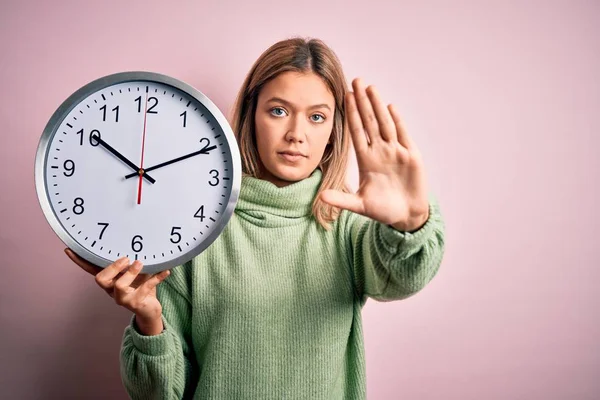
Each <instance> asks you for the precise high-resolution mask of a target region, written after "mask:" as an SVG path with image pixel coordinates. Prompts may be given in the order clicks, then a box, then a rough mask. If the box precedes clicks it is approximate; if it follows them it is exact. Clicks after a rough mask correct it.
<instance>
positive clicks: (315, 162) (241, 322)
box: [66, 38, 444, 400]
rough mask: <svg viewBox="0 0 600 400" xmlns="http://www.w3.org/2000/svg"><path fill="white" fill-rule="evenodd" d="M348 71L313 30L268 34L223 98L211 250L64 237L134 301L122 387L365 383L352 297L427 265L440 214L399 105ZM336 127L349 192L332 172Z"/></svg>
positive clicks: (388, 296) (302, 388)
mask: <svg viewBox="0 0 600 400" xmlns="http://www.w3.org/2000/svg"><path fill="white" fill-rule="evenodd" d="M352 86H353V91H348V90H347V88H346V80H345V77H344V74H343V72H342V69H341V65H340V62H339V60H338V59H337V57H336V56H335V54H334V53H333V51H332V50H331V49H329V48H328V47H327V46H326V45H325V44H324V43H323V42H321V41H319V40H309V41H306V40H304V39H300V38H294V39H289V40H284V41H281V42H278V43H276V44H274V45H273V46H271V47H270V48H269V49H267V50H266V51H265V52H264V53H263V54H262V55H261V56H260V58H259V59H258V60H257V61H256V62H255V64H254V66H253V67H252V69H251V70H250V72H249V74H248V76H247V77H246V80H245V81H244V83H243V85H242V88H241V89H240V92H239V95H238V97H237V100H236V103H235V106H234V113H233V121H232V127H233V130H234V132H235V133H236V135H237V141H238V144H239V147H240V153H241V155H242V157H241V158H242V170H243V172H244V176H243V179H242V186H241V191H240V197H239V201H238V204H237V207H236V210H235V213H234V215H233V216H232V218H231V220H230V222H229V224H228V225H227V227H226V228H225V229H224V231H223V232H222V234H221V235H220V236H219V238H218V239H217V240H216V241H215V242H214V243H213V244H212V245H211V246H210V247H209V248H208V249H206V250H205V251H204V252H203V253H202V254H200V255H198V256H197V257H195V258H194V259H193V260H192V261H190V262H188V263H186V264H184V265H182V266H179V267H177V268H174V269H172V270H171V271H170V273H169V271H164V272H161V273H158V274H156V275H153V276H148V275H144V274H139V271H140V270H141V263H140V262H139V261H136V262H134V263H133V264H131V265H130V263H129V260H127V259H119V260H117V261H115V262H114V263H113V264H111V265H110V266H108V267H106V268H105V269H100V268H97V267H95V266H93V265H90V264H89V263H87V262H85V261H84V260H82V259H81V258H78V257H77V256H76V255H74V253H72V252H71V251H70V250H68V249H67V250H66V251H67V254H68V255H69V257H71V259H73V260H74V261H75V262H76V263H77V264H78V265H80V266H81V267H82V268H84V269H85V270H86V271H88V272H90V273H92V274H94V275H95V276H96V281H97V283H98V284H99V285H100V286H101V287H102V288H103V289H105V290H106V291H107V292H108V293H109V294H110V295H111V297H113V298H114V299H115V300H116V302H117V304H119V305H121V306H124V307H126V308H128V309H129V310H131V311H132V312H133V313H134V315H133V317H132V320H131V324H130V325H129V326H128V327H127V328H126V329H125V333H124V337H123V344H122V349H121V374H122V379H123V382H124V385H125V387H126V389H127V391H128V393H129V395H130V396H131V397H132V398H136V399H137V398H139V399H148V398H160V399H166V398H190V397H193V398H210V399H214V398H223V399H282V398H285V399H292V398H299V399H327V400H330V399H363V398H365V396H366V387H365V359H364V346H363V334H362V325H361V309H362V307H363V305H364V304H365V302H366V299H367V298H368V297H370V298H373V299H376V300H379V301H391V300H398V299H403V298H406V297H408V296H410V295H412V294H414V293H416V292H418V291H419V290H420V289H422V288H423V287H424V286H425V285H426V284H427V283H428V282H429V281H430V280H431V279H432V278H433V276H434V275H435V273H436V272H437V270H438V268H439V265H440V263H441V260H442V256H443V252H444V223H443V220H442V216H441V214H440V210H439V207H438V205H437V202H436V200H435V198H434V197H433V196H432V195H428V192H427V183H426V178H425V173H424V168H423V165H422V159H421V156H420V154H419V151H418V149H417V147H416V146H415V144H414V143H413V141H412V140H411V139H410V138H409V136H408V135H407V134H406V132H405V131H404V129H403V127H402V124H401V121H400V118H399V116H398V113H397V111H396V110H395V109H394V107H393V106H391V105H389V106H387V107H386V106H385V105H384V104H383V103H382V102H381V100H380V98H379V95H378V94H377V91H376V90H375V88H373V87H372V86H371V87H368V88H366V89H365V87H364V85H363V84H362V82H361V80H360V79H355V80H354V81H353V82H352ZM346 128H347V129H346ZM349 135H351V137H352V140H353V143H354V147H355V150H356V155H357V162H358V166H359V171H360V186H359V189H358V191H357V193H350V190H348V189H347V188H346V186H345V183H344V181H345V174H346V165H347V160H348V151H349V142H350V137H349ZM169 275H170V276H169ZM167 276H169V277H168V279H167ZM163 280H164V283H162V284H160V285H158V284H159V283H161V282H162V281H163Z"/></svg>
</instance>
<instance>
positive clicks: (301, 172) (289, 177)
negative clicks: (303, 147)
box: [273, 166, 314, 182]
mask: <svg viewBox="0 0 600 400" xmlns="http://www.w3.org/2000/svg"><path fill="white" fill-rule="evenodd" d="M313 170H314V168H313V169H310V168H299V167H291V166H278V168H277V169H276V171H275V174H273V175H275V176H276V177H277V178H278V179H281V180H282V181H287V182H298V181H301V180H302V179H305V178H308V177H309V176H310V174H311V173H312V171H313Z"/></svg>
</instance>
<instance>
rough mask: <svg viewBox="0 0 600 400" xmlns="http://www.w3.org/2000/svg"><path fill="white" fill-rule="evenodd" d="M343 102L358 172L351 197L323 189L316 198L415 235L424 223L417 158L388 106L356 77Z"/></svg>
mask: <svg viewBox="0 0 600 400" xmlns="http://www.w3.org/2000/svg"><path fill="white" fill-rule="evenodd" d="M352 86H353V89H354V92H351V91H350V92H348V93H347V95H346V98H345V107H346V125H347V126H348V128H349V130H350V133H351V135H352V141H353V143H354V148H355V150H356V159H357V163H358V171H359V188H358V191H357V192H356V193H355V194H351V193H343V192H341V191H338V190H325V191H323V192H322V193H321V199H322V200H323V201H324V202H326V203H328V204H331V205H333V206H335V207H339V208H344V209H347V210H349V211H352V212H355V213H358V214H362V215H364V216H366V217H369V218H371V219H374V220H376V221H379V222H381V223H384V224H388V225H391V226H392V227H394V228H395V229H397V230H399V231H403V232H414V231H416V230H418V229H419V228H420V227H422V226H423V225H424V224H425V222H426V221H427V219H428V218H429V201H428V196H427V181H426V177H425V171H424V167H423V162H422V159H421V154H420V152H419V150H418V149H417V147H416V146H415V144H414V142H413V141H412V140H411V139H410V137H409V136H408V135H407V134H406V132H405V130H404V128H403V126H402V122H401V120H400V116H399V114H398V112H397V111H396V109H395V108H394V106H392V105H391V104H390V105H389V106H387V107H386V106H385V104H384V103H383V102H382V101H381V99H380V97H379V94H378V93H377V91H376V90H375V88H374V87H373V86H369V87H367V88H366V89H365V87H364V86H363V84H362V82H361V80H360V79H359V78H357V79H354V80H353V81H352Z"/></svg>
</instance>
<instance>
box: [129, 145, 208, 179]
mask: <svg viewBox="0 0 600 400" xmlns="http://www.w3.org/2000/svg"><path fill="white" fill-rule="evenodd" d="M216 148H217V146H212V147H205V148H203V149H202V150H198V151H194V152H193V153H190V154H186V155H184V156H181V157H177V158H175V159H173V160H169V161H165V162H163V163H160V164H156V165H153V166H152V167H148V168H144V172H150V171H154V170H155V169H158V168H162V167H165V166H167V165H170V164H173V163H176V162H178V161H182V160H185V159H186V158H190V157H194V156H197V155H198V154H208V152H209V151H211V150H214V149H216ZM134 176H138V174H129V175H126V176H125V179H129V178H133V177H134Z"/></svg>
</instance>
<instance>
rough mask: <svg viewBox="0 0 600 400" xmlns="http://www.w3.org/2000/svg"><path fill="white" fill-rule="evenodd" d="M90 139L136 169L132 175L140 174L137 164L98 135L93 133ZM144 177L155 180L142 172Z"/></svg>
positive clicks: (152, 181)
mask: <svg viewBox="0 0 600 400" xmlns="http://www.w3.org/2000/svg"><path fill="white" fill-rule="evenodd" d="M92 139H94V140H96V141H97V142H98V143H100V144H101V145H102V147H104V148H106V150H108V151H110V152H111V153H112V154H114V155H115V156H116V157H117V158H118V159H119V160H121V161H123V162H124V163H125V164H127V165H128V166H129V167H130V168H131V169H133V170H134V171H137V172H135V173H133V174H132V176H140V172H139V171H140V169H139V168H138V166H137V165H135V164H134V163H132V162H131V161H129V160H128V159H127V157H125V156H124V155H123V154H121V153H119V152H118V151H117V150H115V149H114V148H113V147H112V146H111V145H109V144H108V143H106V142H105V141H104V140H102V139H101V138H100V135H93V136H92ZM143 176H144V178H146V179H147V180H148V181H150V182H151V183H154V182H156V181H155V180H154V179H153V178H152V177H151V176H150V175H147V174H146V172H144V173H143Z"/></svg>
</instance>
